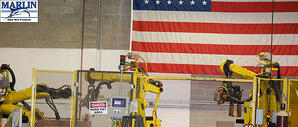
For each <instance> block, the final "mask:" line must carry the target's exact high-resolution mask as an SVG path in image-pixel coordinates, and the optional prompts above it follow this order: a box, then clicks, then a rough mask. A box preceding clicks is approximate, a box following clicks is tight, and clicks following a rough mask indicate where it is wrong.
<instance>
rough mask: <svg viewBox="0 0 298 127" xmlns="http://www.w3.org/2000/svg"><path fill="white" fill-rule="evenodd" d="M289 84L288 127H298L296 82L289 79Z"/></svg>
mask: <svg viewBox="0 0 298 127" xmlns="http://www.w3.org/2000/svg"><path fill="white" fill-rule="evenodd" d="M289 84H290V86H289V87H290V90H289V112H290V116H289V127H298V121H297V120H298V80H294V79H290V80H289Z"/></svg>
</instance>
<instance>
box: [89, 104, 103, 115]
mask: <svg viewBox="0 0 298 127" xmlns="http://www.w3.org/2000/svg"><path fill="white" fill-rule="evenodd" d="M89 112H90V114H92V115H97V114H108V112H107V102H106V101H91V102H89Z"/></svg>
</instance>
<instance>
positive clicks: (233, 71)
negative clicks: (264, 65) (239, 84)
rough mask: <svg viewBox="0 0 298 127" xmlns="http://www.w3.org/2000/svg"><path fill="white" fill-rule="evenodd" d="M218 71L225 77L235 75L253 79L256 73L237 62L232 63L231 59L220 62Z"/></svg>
mask: <svg viewBox="0 0 298 127" xmlns="http://www.w3.org/2000/svg"><path fill="white" fill-rule="evenodd" d="M220 71H221V72H222V73H224V74H225V75H226V76H227V77H230V76H232V75H233V76H236V77H238V78H241V79H253V77H254V76H256V75H257V74H256V73H254V72H252V71H250V70H247V69H246V68H244V67H241V66H239V65H237V64H234V62H233V61H232V60H226V61H224V62H222V63H221V65H220Z"/></svg>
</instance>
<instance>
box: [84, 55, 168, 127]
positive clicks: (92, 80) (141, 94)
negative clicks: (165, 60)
mask: <svg viewBox="0 0 298 127" xmlns="http://www.w3.org/2000/svg"><path fill="white" fill-rule="evenodd" d="M126 59H128V60H130V61H129V62H127V61H126ZM141 61H142V62H141ZM144 67H145V68H144ZM119 69H120V73H119V72H109V71H95V70H94V69H91V70H88V71H87V72H86V73H84V80H85V81H87V82H88V84H89V85H88V92H87V94H86V95H85V96H84V99H83V100H82V101H83V103H82V106H87V105H88V104H89V102H90V101H97V100H98V98H100V96H101V95H100V90H101V89H102V87H103V86H104V85H106V86H107V88H108V89H111V88H112V86H113V83H116V82H118V83H119V82H120V90H119V96H112V97H111V98H110V99H109V100H110V103H109V106H108V108H109V109H108V115H109V116H110V117H111V119H112V122H113V125H114V126H120V125H121V126H122V127H128V126H133V127H160V126H161V120H160V119H159V118H158V117H157V105H158V101H159V98H160V94H161V93H162V92H163V84H162V83H161V82H160V81H158V80H153V79H151V78H149V76H148V74H147V65H146V61H145V60H144V58H142V57H141V56H139V55H137V54H133V53H128V54H127V55H121V57H120V65H119ZM127 71H133V72H127ZM122 83H129V84H131V89H130V91H129V93H128V94H127V95H128V96H122ZM147 92H151V93H155V94H156V100H155V103H154V108H153V111H152V115H151V116H146V115H145V109H146V108H147V101H146V100H145V96H146V93H147ZM87 107H88V106H87Z"/></svg>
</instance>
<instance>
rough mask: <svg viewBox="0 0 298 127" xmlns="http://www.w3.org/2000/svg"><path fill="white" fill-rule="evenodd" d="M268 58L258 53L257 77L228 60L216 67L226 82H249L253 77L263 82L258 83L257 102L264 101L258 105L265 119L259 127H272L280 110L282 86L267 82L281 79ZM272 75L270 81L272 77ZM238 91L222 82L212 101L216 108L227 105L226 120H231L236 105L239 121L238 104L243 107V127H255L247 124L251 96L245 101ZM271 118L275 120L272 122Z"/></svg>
mask: <svg viewBox="0 0 298 127" xmlns="http://www.w3.org/2000/svg"><path fill="white" fill-rule="evenodd" d="M271 57H272V55H271V54H270V53H266V52H261V53H260V54H258V55H257V57H256V60H257V61H258V62H259V65H258V67H261V73H259V74H257V73H255V72H252V71H250V70H248V69H246V68H244V67H241V66H239V65H236V64H234V62H233V61H232V60H226V61H224V62H222V64H221V65H220V71H221V72H222V73H224V74H225V76H226V78H232V76H235V77H238V78H241V79H250V80H252V79H253V78H254V77H255V76H256V77H259V78H266V79H270V80H266V81H263V82H262V86H261V89H260V91H259V95H260V96H261V97H260V100H261V99H262V100H264V101H265V102H266V103H264V104H262V105H263V107H262V108H263V109H264V113H266V115H265V116H266V118H265V119H264V120H261V122H262V123H263V125H262V127H276V126H277V125H276V113H277V112H278V111H280V110H282V109H279V108H280V107H281V108H282V107H283V108H284V104H282V88H281V86H282V83H281V82H280V81H276V80H271V79H281V75H280V66H279V64H278V63H277V62H273V61H271ZM274 74H275V75H276V77H274V76H273V75H274ZM242 91H243V90H242V89H241V88H240V86H237V85H234V84H232V82H223V85H222V86H220V87H218V89H217V90H216V93H215V98H214V99H215V100H216V101H217V103H218V104H223V103H225V102H230V108H229V116H233V110H234V104H237V117H241V104H244V121H242V122H244V125H246V126H248V127H250V126H255V125H254V123H252V122H251V117H252V108H251V103H252V99H253V97H252V92H251V94H250V95H249V97H248V98H247V99H245V100H241V98H242ZM274 117H275V118H274Z"/></svg>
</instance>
